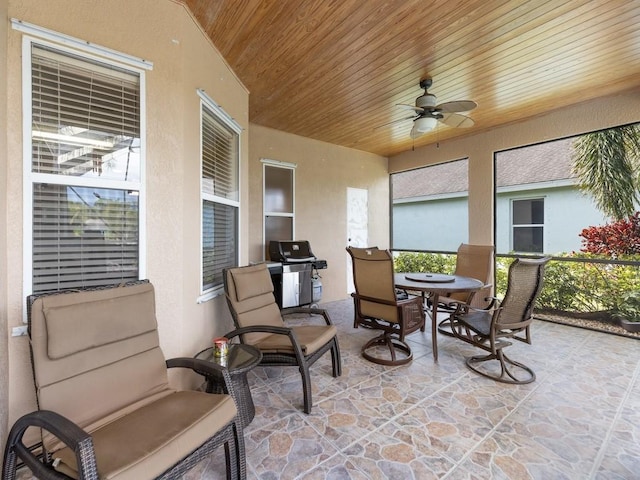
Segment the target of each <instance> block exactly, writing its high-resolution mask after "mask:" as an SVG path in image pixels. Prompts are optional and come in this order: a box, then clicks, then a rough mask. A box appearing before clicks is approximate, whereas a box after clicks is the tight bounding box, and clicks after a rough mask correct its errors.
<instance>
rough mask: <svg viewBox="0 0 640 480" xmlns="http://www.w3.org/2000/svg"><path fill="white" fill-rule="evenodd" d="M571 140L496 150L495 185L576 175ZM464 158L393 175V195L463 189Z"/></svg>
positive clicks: (458, 190)
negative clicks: (573, 171)
mask: <svg viewBox="0 0 640 480" xmlns="http://www.w3.org/2000/svg"><path fill="white" fill-rule="evenodd" d="M572 145H573V139H570V138H568V139H563V140H556V141H553V142H546V143H541V144H538V145H532V146H528V147H522V148H515V149H512V150H507V151H504V152H498V154H497V156H496V158H497V160H496V163H497V175H498V178H497V183H498V187H506V186H509V185H525V184H531V183H540V182H549V181H554V180H564V179H569V178H575V175H574V174H573V173H572V171H571V164H572V161H571V151H572ZM467 165H468V161H467V160H458V161H453V162H448V163H442V164H438V165H433V166H430V167H428V168H418V169H416V170H410V171H408V172H402V173H396V174H394V175H393V198H394V200H395V199H402V198H412V197H424V196H431V195H443V194H451V193H458V192H466V191H467V190H468V189H469V185H468V181H467Z"/></svg>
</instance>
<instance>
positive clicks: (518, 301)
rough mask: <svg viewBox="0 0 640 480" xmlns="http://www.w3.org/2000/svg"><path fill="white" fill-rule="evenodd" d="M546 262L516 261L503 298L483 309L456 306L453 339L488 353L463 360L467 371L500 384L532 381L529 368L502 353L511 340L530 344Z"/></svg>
mask: <svg viewBox="0 0 640 480" xmlns="http://www.w3.org/2000/svg"><path fill="white" fill-rule="evenodd" d="M549 260H550V258H549V257H545V258H540V259H524V258H517V259H516V260H515V261H514V262H513V263H512V264H511V265H510V267H509V275H508V280H507V283H508V285H507V291H506V293H505V296H504V298H503V299H502V300H501V301H500V300H499V299H497V298H495V297H494V298H493V299H492V302H491V304H490V305H489V306H488V307H487V308H486V309H476V308H474V307H472V306H470V305H468V304H465V303H459V304H458V307H457V308H456V310H455V312H454V313H453V314H452V315H451V332H452V334H453V336H454V337H456V338H458V339H460V340H462V341H464V342H466V343H469V344H471V345H473V346H475V347H478V348H481V349H483V350H485V351H487V352H489V353H488V354H487V355H481V356H472V357H469V358H467V359H466V364H467V366H468V367H469V368H470V369H471V370H473V371H474V372H476V373H478V374H480V375H483V376H485V377H488V378H492V379H494V380H497V381H499V382H504V383H516V384H524V383H531V382H533V381H534V380H535V379H536V374H535V373H534V371H533V370H532V369H531V368H530V367H528V366H526V365H524V364H522V363H519V362H516V361H514V360H512V359H510V358H509V357H508V356H507V355H506V354H505V353H504V351H503V350H504V349H505V348H506V347H508V346H510V345H512V340H516V341H520V342H524V343H528V344H531V331H530V327H531V323H532V322H533V310H534V307H535V303H536V300H537V298H538V295H539V294H540V291H541V290H542V285H543V278H544V267H545V265H546V264H547V263H548V262H549ZM492 361H494V362H492ZM491 362H492V363H491Z"/></svg>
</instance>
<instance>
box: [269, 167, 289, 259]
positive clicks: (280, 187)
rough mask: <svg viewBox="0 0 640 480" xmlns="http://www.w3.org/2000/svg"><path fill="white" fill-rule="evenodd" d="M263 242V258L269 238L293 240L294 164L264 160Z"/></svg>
mask: <svg viewBox="0 0 640 480" xmlns="http://www.w3.org/2000/svg"><path fill="white" fill-rule="evenodd" d="M263 162H264V168H263V174H264V175H263V178H264V198H263V203H262V204H263V209H264V244H265V258H267V257H268V255H269V242H270V241H271V240H293V235H294V231H293V226H294V218H295V215H294V180H295V176H294V174H295V170H294V168H295V165H293V164H288V163H284V162H277V163H275V161H274V164H273V165H271V164H269V163H268V162H269V161H268V160H264V159H263Z"/></svg>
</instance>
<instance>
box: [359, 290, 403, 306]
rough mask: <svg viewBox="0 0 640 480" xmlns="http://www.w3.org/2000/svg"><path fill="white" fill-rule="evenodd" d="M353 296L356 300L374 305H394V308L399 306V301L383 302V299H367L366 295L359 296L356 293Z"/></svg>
mask: <svg viewBox="0 0 640 480" xmlns="http://www.w3.org/2000/svg"><path fill="white" fill-rule="evenodd" d="M351 296H352V297H353V298H356V299H358V300H364V301H365V302H373V303H379V304H381V305H392V306H394V307H395V306H396V305H397V303H398V302H397V301H391V300H383V299H381V298H373V297H367V296H365V295H358V294H357V293H356V292H353V293H352V294H351Z"/></svg>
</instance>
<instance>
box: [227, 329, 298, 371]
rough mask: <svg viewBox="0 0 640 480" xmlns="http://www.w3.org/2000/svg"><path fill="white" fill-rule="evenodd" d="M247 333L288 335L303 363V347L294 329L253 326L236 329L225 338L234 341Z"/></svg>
mask: <svg viewBox="0 0 640 480" xmlns="http://www.w3.org/2000/svg"><path fill="white" fill-rule="evenodd" d="M245 333H273V334H276V335H286V336H287V337H289V340H291V345H293V351H294V352H295V354H296V357H297V358H298V361H300V362H301V361H302V360H303V359H304V354H303V353H302V346H301V345H300V342H299V341H298V337H297V336H296V332H294V331H293V329H292V328H287V327H276V326H274V325H251V326H250V327H241V328H236V329H235V330H233V331H232V332H229V333H227V334H226V335H225V337H227V338H228V339H232V338H234V337H237V336H239V335H244V334H245Z"/></svg>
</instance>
